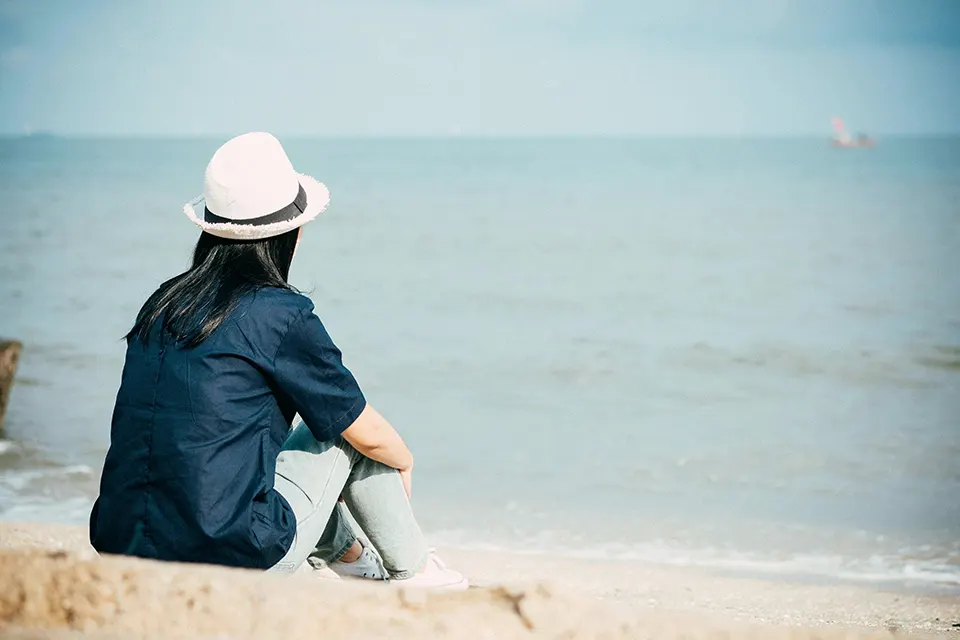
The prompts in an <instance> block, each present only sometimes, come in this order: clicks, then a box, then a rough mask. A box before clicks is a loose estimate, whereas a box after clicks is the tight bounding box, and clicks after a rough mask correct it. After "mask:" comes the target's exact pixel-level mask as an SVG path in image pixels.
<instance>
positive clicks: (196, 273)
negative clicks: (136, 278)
mask: <svg viewBox="0 0 960 640" xmlns="http://www.w3.org/2000/svg"><path fill="white" fill-rule="evenodd" d="M299 231H300V230H299V229H294V230H292V231H288V232H286V233H284V234H282V235H279V236H274V237H272V238H266V239H264V240H228V239H225V238H218V237H217V236H213V235H210V234H209V233H205V232H204V233H201V234H200V239H199V240H197V247H196V249H194V251H193V265H192V266H191V267H190V269H188V270H187V271H185V272H184V273H181V274H180V275H178V276H176V277H174V278H171V279H170V280H167V281H166V282H164V283H163V284H161V285H160V287H159V288H158V289H157V290H156V291H154V292H153V295H151V296H150V297H149V298H148V299H147V301H146V302H145V303H144V305H143V308H142V309H140V313H138V314H137V321H136V323H135V324H134V325H133V328H132V329H130V333H128V334H127V335H126V339H127V341H128V342H129V341H130V340H132V339H134V338H137V339H139V340H140V341H141V342H143V343H146V342H147V341H148V339H149V336H150V332H151V329H152V328H153V325H154V324H155V323H156V322H158V321H159V320H160V319H161V318H162V320H163V333H165V334H167V335H169V336H171V337H172V338H173V339H174V340H175V341H176V342H177V343H178V344H180V345H182V346H186V347H195V346H197V345H198V344H200V343H201V342H203V341H204V340H206V339H207V338H209V337H210V334H212V333H213V332H214V331H216V329H217V327H219V326H220V325H221V324H223V321H224V320H226V319H227V317H228V316H229V315H230V312H232V311H233V309H234V308H235V307H236V306H237V302H238V301H239V300H240V298H242V297H243V296H244V295H246V294H247V293H250V292H251V291H254V290H256V289H260V288H261V287H280V288H286V289H290V288H292V287H290V285H289V284H288V283H287V277H288V275H289V273H290V263H291V262H292V261H293V252H294V250H295V249H296V248H297V236H298V234H299Z"/></svg>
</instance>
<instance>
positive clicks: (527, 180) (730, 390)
mask: <svg viewBox="0 0 960 640" xmlns="http://www.w3.org/2000/svg"><path fill="white" fill-rule="evenodd" d="M219 142H220V141H219V140H163V141H159V140H61V139H56V138H40V137H38V138H29V139H19V140H15V139H8V140H5V141H2V142H0V207H2V210H0V221H2V224H0V336H6V337H14V338H17V339H20V340H22V341H23V342H24V344H25V348H24V353H23V356H22V360H21V367H20V370H19V378H18V380H17V383H16V385H15V387H14V388H13V392H12V397H11V405H10V407H9V410H8V415H7V418H6V424H5V431H4V434H3V436H2V439H0V519H5V520H49V521H62V522H72V523H83V522H85V521H86V518H87V514H88V512H89V507H90V505H91V503H92V500H93V498H94V497H95V495H96V489H97V482H98V479H99V468H100V464H101V462H102V458H103V455H104V452H105V450H106V447H107V444H108V439H109V424H110V413H111V410H112V403H113V399H114V396H115V393H116V389H117V385H118V382H119V376H120V369H121V365H122V359H123V344H122V342H121V340H120V337H121V336H122V335H123V334H124V332H125V331H126V330H127V329H128V327H129V325H130V324H131V322H132V320H133V317H134V315H135V313H136V311H137V309H138V308H139V306H140V304H141V303H142V301H143V300H144V299H145V298H146V296H147V295H148V294H149V293H150V292H151V291H152V290H153V289H154V288H155V287H156V286H157V284H159V282H161V281H162V280H164V279H166V278H167V277H170V276H171V275H174V274H175V273H178V272H179V271H181V270H182V269H183V268H184V267H185V265H186V264H187V261H188V258H189V253H190V250H191V248H192V243H193V242H194V241H195V238H196V235H197V231H196V230H195V228H194V227H193V226H192V225H191V224H190V223H189V222H188V221H187V220H186V218H184V217H183V216H182V214H181V213H180V207H181V204H182V203H183V202H184V201H186V200H188V199H189V198H191V197H193V196H194V195H196V194H197V193H198V192H199V190H200V188H201V181H202V175H203V169H204V166H205V163H206V161H207V159H208V158H209V156H210V154H211V153H212V152H213V151H214V149H215V148H216V146H217V145H218V144H219ZM284 142H285V144H286V145H287V147H288V151H289V153H290V155H291V157H292V159H293V160H294V163H295V164H296V165H297V166H298V167H299V168H301V170H303V171H305V172H308V173H312V174H314V175H316V176H317V177H318V178H320V179H321V180H323V181H324V182H326V183H327V184H328V186H329V187H330V190H331V193H332V203H331V206H330V208H329V210H328V212H327V213H325V214H324V215H323V216H322V217H321V218H320V219H319V220H317V221H316V222H314V223H312V224H311V225H310V226H308V227H307V228H306V233H305V235H304V239H303V242H302V244H301V246H300V250H299V252H298V255H297V258H296V260H295V262H294V267H293V274H292V280H293V282H294V284H295V285H297V286H298V287H300V288H301V289H303V290H305V291H307V292H308V293H310V295H311V296H312V297H313V299H314V301H315V302H316V305H317V309H318V311H319V313H320V315H321V317H322V318H323V319H324V321H325V323H326V325H327V327H328V329H329V331H330V333H331V335H332V336H333V338H334V340H335V341H336V342H337V343H338V344H339V346H340V347H341V348H342V350H343V351H344V353H345V360H346V362H347V364H348V366H350V368H351V369H353V371H354V373H355V374H356V375H357V377H358V379H359V380H360V382H361V384H362V386H363V387H364V389H365V391H366V393H367V395H368V398H369V399H370V400H371V402H372V403H373V404H374V405H375V406H377V407H378V408H379V409H380V410H381V411H382V412H383V413H384V414H385V415H386V416H387V417H388V418H389V419H390V420H391V421H392V422H393V423H394V424H395V425H396V426H397V427H398V428H399V429H400V431H401V432H402V433H403V434H404V436H405V437H406V439H407V440H408V442H409V444H410V446H411V448H412V450H413V451H414V453H415V455H416V457H417V471H416V474H415V475H416V478H415V492H414V493H415V495H414V499H415V505H416V509H417V511H418V513H419V515H420V517H421V519H422V523H423V526H424V529H425V530H426V531H427V532H428V533H429V534H430V536H431V538H432V540H433V541H434V542H436V543H438V544H453V545H459V546H466V547H483V548H504V549H511V550H515V551H520V552H528V553H546V554H549V553H563V554H570V555H577V556H584V557H602V558H616V557H625V558H639V559H644V560H650V561H654V562H663V563H669V564H684V565H696V566H704V567H712V568H716V569H721V570H731V571H739V572H749V573H763V574H773V575H784V576H787V575H789V576H794V577H804V578H811V579H823V580H851V581H866V582H872V583H882V584H891V585H898V586H900V587H904V588H908V589H935V590H947V591H953V592H957V593H960V139H946V140H920V139H916V140H914V139H896V140H882V141H881V144H880V145H879V146H878V147H877V148H875V149H870V150H836V149H832V148H830V146H829V145H828V144H827V143H826V142H825V141H823V140H653V139H650V140H645V139H637V140H631V139H624V140H615V139H610V140H590V139H579V140H578V139H571V140H459V139H447V140H401V139H396V140H285V141H284Z"/></svg>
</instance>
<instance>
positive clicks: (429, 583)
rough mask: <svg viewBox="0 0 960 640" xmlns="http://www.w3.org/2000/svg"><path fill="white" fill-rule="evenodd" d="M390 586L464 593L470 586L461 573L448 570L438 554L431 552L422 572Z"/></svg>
mask: <svg viewBox="0 0 960 640" xmlns="http://www.w3.org/2000/svg"><path fill="white" fill-rule="evenodd" d="M390 584H392V585H394V586H397V587H403V588H411V589H445V590H449V591H463V590H464V589H466V588H467V587H469V586H470V583H469V582H468V581H467V579H466V577H464V575H463V574H462V573H460V572H459V571H454V570H453V569H448V568H447V565H445V564H443V560H441V559H440V558H439V557H438V556H437V554H436V553H433V552H431V553H430V556H429V557H428V558H427V564H426V565H425V566H424V567H423V569H422V570H420V571H419V572H417V573H416V574H414V575H413V576H412V577H410V578H407V579H405V580H397V579H393V580H391V581H390Z"/></svg>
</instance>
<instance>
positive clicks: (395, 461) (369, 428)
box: [342, 404, 413, 471]
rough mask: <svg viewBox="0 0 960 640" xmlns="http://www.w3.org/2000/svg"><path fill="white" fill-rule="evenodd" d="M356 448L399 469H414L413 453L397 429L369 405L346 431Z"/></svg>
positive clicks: (345, 437) (348, 438)
mask: <svg viewBox="0 0 960 640" xmlns="http://www.w3.org/2000/svg"><path fill="white" fill-rule="evenodd" d="M342 435H343V439H344V440H346V441H347V442H349V443H350V444H352V445H353V448H354V449H356V450H357V451H359V452H360V453H362V454H363V455H365V456H367V457H368V458H372V459H373V460H376V461H377V462H382V463H383V464H385V465H387V466H388V467H393V468H394V469H397V470H399V471H408V470H410V469H412V468H413V454H412V453H410V449H408V448H407V445H406V443H405V442H404V441H403V438H401V437H400V434H399V433H397V430H396V429H394V428H393V426H391V424H390V423H389V422H387V420H386V418H384V417H383V416H381V415H380V414H379V413H378V412H377V410H376V409H374V408H373V407H371V406H370V405H369V404H368V405H367V406H366V408H365V409H364V410H363V412H362V413H361V414H360V415H359V416H358V417H357V419H356V420H354V421H353V424H351V425H350V426H349V427H347V428H346V430H345V431H344V432H343V434H342Z"/></svg>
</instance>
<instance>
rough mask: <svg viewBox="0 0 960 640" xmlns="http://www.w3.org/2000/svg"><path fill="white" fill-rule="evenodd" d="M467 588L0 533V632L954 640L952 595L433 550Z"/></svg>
mask: <svg viewBox="0 0 960 640" xmlns="http://www.w3.org/2000/svg"><path fill="white" fill-rule="evenodd" d="M441 553H442V555H443V557H444V558H445V560H446V561H447V562H448V564H451V565H452V566H456V567H457V568H459V569H462V570H463V571H464V572H466V573H467V574H468V575H469V577H470V578H471V580H472V581H473V583H474V584H475V585H476V586H477V587H478V588H474V589H470V590H469V591H467V592H464V593H454V594H443V593H424V592H411V591H405V590H401V589H396V588H393V587H389V586H382V585H373V584H366V583H364V584H360V583H357V582H343V581H335V580H331V579H329V578H328V577H325V573H324V572H319V573H317V574H301V575H296V576H293V577H289V578H282V577H276V576H270V575H266V574H263V573H260V572H253V571H243V570H237V569H226V568H220V567H211V566H201V565H185V564H175V563H158V562H151V561H145V560H136V559H130V558H118V557H104V558H101V557H99V556H97V555H96V554H95V553H94V552H93V550H92V549H90V547H89V545H88V544H87V541H86V532H85V530H84V528H83V527H75V526H62V525H40V524H10V523H0V636H2V637H5V638H24V639H26V638H76V637H93V638H151V639H152V638H187V637H189V638H205V637H210V638H213V637H217V638H224V637H230V638H257V639H258V640H269V639H271V638H278V639H279V638H283V639H285V640H289V639H291V638H299V637H324V638H398V639H406V638H428V637H429V638H433V637H435V638H451V639H453V638H456V639H459V638H463V639H467V638H471V639H472V638H497V639H501V638H506V639H509V638H638V639H646V638H649V639H651V640H652V639H654V638H656V639H658V640H660V639H671V638H678V639H679V638H688V639H697V638H702V639H713V638H717V639H719V638H756V639H760V638H763V639H768V638H769V639H774V640H776V639H779V638H791V639H797V640H799V639H810V640H812V639H814V638H819V639H822V640H833V639H836V640H839V639H841V638H850V639H852V638H894V637H895V638H914V639H918V640H919V639H927V638H954V639H960V627H957V626H955V625H957V624H960V597H958V596H934V595H916V594H906V593H899V592H894V591H884V590H880V589H874V588H870V587H865V586H849V585H811V584H797V583H791V582H788V581H774V580H759V579H745V578H737V577H728V576H718V575H714V574H708V573H705V572H701V571H696V570H692V569H686V568H671V567H660V566H653V565H648V564H644V563H640V562H622V561H588V560H575V559H566V558H556V557H549V556H534V555H519V554H507V553H496V552H479V551H463V550H455V549H442V550H441Z"/></svg>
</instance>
